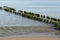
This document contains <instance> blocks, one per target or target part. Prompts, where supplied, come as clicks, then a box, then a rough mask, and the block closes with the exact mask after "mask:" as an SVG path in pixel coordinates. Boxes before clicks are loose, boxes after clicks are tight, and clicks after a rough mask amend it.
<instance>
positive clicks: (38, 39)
mask: <svg viewBox="0 0 60 40" xmlns="http://www.w3.org/2000/svg"><path fill="white" fill-rule="evenodd" d="M0 40H60V37H55V36H26V37H3V38H0Z"/></svg>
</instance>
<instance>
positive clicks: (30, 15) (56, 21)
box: [0, 6, 60, 30]
mask: <svg viewBox="0 0 60 40" xmlns="http://www.w3.org/2000/svg"><path fill="white" fill-rule="evenodd" d="M0 10H5V11H6V12H10V13H14V14H16V15H21V16H23V17H26V18H28V19H33V20H37V21H41V22H45V23H48V24H54V26H55V29H58V30H60V19H57V18H53V17H49V16H45V15H40V14H37V13H33V12H27V11H22V10H18V12H17V11H16V10H15V9H14V8H11V7H7V6H3V7H0Z"/></svg>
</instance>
